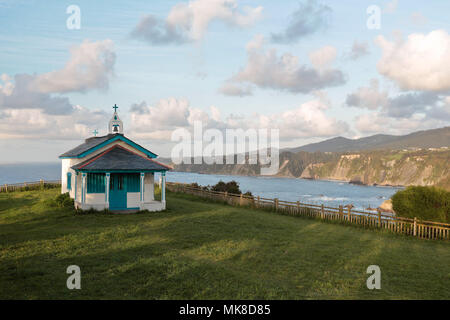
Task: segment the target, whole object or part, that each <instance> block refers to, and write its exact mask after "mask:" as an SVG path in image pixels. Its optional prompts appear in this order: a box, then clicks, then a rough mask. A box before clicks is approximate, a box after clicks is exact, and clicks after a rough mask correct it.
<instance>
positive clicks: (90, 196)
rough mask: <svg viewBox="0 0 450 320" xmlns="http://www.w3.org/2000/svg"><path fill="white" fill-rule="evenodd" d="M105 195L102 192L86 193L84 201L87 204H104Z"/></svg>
mask: <svg viewBox="0 0 450 320" xmlns="http://www.w3.org/2000/svg"><path fill="white" fill-rule="evenodd" d="M105 200H106V196H105V194H104V193H87V192H86V203H89V204H105V202H106V201H105Z"/></svg>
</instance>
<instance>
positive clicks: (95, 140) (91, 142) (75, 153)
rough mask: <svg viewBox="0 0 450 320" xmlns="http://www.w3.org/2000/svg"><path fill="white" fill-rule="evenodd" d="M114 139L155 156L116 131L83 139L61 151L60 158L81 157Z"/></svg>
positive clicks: (153, 156) (154, 156) (154, 155)
mask: <svg viewBox="0 0 450 320" xmlns="http://www.w3.org/2000/svg"><path fill="white" fill-rule="evenodd" d="M110 140H111V142H113V141H116V140H122V141H124V142H126V143H128V144H130V145H132V146H134V147H136V148H137V149H140V150H141V151H143V152H144V153H146V154H147V155H148V156H149V157H152V158H156V157H157V155H156V154H154V153H153V152H151V151H150V150H148V149H145V148H144V147H142V146H140V145H138V144H137V143H135V142H133V141H132V140H130V139H128V138H127V137H125V136H124V135H123V134H120V133H116V134H112V133H110V134H108V135H106V136H102V137H91V138H88V139H86V140H85V141H84V143H83V144H80V145H79V146H77V147H75V148H73V149H72V150H69V151H67V152H65V153H63V154H62V155H60V156H59V157H60V158H78V157H81V156H82V155H84V154H86V153H89V152H90V151H91V150H92V151H93V150H95V148H96V147H99V146H100V145H102V144H103V145H105V144H108V143H109V142H108V141H110Z"/></svg>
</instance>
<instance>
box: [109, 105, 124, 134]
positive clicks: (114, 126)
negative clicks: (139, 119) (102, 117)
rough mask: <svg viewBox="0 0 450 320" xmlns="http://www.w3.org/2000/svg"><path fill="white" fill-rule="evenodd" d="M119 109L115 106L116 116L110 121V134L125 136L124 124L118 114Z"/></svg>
mask: <svg viewBox="0 0 450 320" xmlns="http://www.w3.org/2000/svg"><path fill="white" fill-rule="evenodd" d="M118 108H119V107H118V106H117V105H116V104H114V107H113V109H114V114H113V117H112V118H111V120H109V131H108V132H109V133H112V134H115V133H122V134H123V122H122V120H120V118H119V115H118V114H117V109H118Z"/></svg>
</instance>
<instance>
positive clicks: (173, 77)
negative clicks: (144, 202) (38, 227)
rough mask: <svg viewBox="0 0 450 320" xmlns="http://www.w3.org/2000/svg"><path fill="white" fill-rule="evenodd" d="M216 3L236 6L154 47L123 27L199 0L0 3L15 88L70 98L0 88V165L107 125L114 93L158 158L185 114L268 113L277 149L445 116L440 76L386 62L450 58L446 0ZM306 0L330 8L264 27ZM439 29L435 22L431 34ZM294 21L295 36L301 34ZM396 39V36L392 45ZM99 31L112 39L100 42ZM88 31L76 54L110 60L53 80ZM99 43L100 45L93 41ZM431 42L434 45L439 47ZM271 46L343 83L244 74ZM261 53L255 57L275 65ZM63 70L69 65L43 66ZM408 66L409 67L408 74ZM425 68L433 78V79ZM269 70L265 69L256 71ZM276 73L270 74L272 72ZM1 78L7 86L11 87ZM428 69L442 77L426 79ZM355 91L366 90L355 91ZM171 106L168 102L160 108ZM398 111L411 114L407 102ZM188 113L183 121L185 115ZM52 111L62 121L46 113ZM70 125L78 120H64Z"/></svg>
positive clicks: (1, 68) (47, 154)
mask: <svg viewBox="0 0 450 320" xmlns="http://www.w3.org/2000/svg"><path fill="white" fill-rule="evenodd" d="M215 1H216V2H217V7H218V8H222V9H223V7H221V5H222V2H226V3H227V5H231V6H234V9H233V10H231V11H230V12H231V18H225V19H224V18H222V17H221V16H214V12H213V13H212V18H211V21H210V23H209V24H207V26H206V27H204V28H203V29H202V31H203V32H202V35H201V36H200V37H199V38H196V37H195V36H193V35H192V34H191V33H189V30H188V31H186V30H184V33H183V37H184V38H183V39H185V40H186V39H187V40H186V41H185V42H182V43H173V42H171V43H170V42H169V43H160V44H155V43H151V41H149V40H144V39H143V38H142V37H141V38H139V37H136V36H135V37H133V36H131V34H132V31H133V30H135V29H136V27H137V26H138V25H139V23H140V22H141V21H142V19H144V18H145V17H148V16H149V15H151V16H152V17H153V18H154V19H156V20H157V21H160V23H162V25H164V23H167V21H169V20H170V19H168V16H169V15H170V13H171V12H172V10H174V8H175V7H176V6H177V5H179V4H180V3H182V4H183V3H184V4H186V7H185V11H183V12H190V11H188V9H186V8H187V6H188V5H189V3H190V4H191V5H197V8H199V7H201V6H205V5H206V3H205V1H204V0H193V1H145V2H144V1H126V2H125V1H108V2H106V1H75V2H74V1H45V2H44V1H0V30H2V32H1V33H0V47H1V48H2V50H0V74H2V75H7V76H8V77H9V78H10V79H12V80H7V81H6V82H9V83H11V84H10V86H12V88H18V84H17V83H16V82H17V80H15V78H14V77H15V75H18V74H26V75H29V77H30V79H34V80H36V81H37V82H32V83H33V84H34V83H36V84H37V85H38V87H39V89H35V88H32V89H29V90H41V91H39V94H41V95H46V97H47V96H48V97H52V98H54V97H62V98H64V99H67V101H68V102H67V101H66V108H74V109H70V110H71V111H64V112H62V111H61V112H59V111H58V110H63V107H61V108H60V109H58V108H59V106H58V105H57V103H56V102H55V103H56V104H55V105H54V106H52V111H51V112H50V111H48V110H46V106H42V107H39V106H38V105H39V104H33V103H32V102H30V105H29V106H25V105H21V104H20V103H19V102H18V103H15V102H9V103H10V104H8V103H7V102H3V103H2V102H1V101H2V100H1V99H2V97H1V96H0V147H1V148H2V149H3V150H5V149H7V150H9V152H8V153H7V154H3V155H2V156H1V158H0V162H19V161H32V160H33V161H54V160H56V159H57V155H58V154H60V153H62V152H64V151H66V149H68V148H71V147H73V146H75V145H77V144H78V143H79V142H80V140H82V139H84V138H86V137H87V136H89V134H90V132H91V131H92V130H94V129H98V130H99V131H100V133H101V134H105V133H106V128H107V120H108V119H109V118H110V116H111V114H112V109H111V107H112V105H114V104H115V103H116V104H117V105H119V106H120V109H119V114H120V115H121V117H122V119H123V120H124V126H125V134H126V135H128V136H130V137H131V138H134V139H136V140H137V141H139V142H141V143H143V144H144V145H146V146H149V147H150V149H152V150H154V151H155V152H157V153H159V154H161V155H168V154H170V147H171V145H172V144H171V143H170V141H169V140H170V132H171V131H172V130H174V129H175V128H177V127H186V128H189V126H190V124H192V123H191V122H189V121H190V120H189V119H193V117H194V115H197V114H200V113H201V112H204V113H206V114H207V115H208V116H209V120H208V121H209V122H208V123H209V124H208V125H209V126H210V127H214V125H217V123H220V126H227V125H231V124H230V122H229V121H228V120H227V119H228V117H229V115H230V114H231V115H233V116H234V117H238V118H239V119H241V122H240V123H241V124H242V123H247V124H248V123H251V125H249V127H251V126H256V127H258V126H261V125H262V123H267V122H261V121H260V122H255V121H254V120H255V119H257V118H258V117H264V116H267V117H269V119H270V121H269V123H274V126H275V127H276V128H279V129H280V133H281V134H280V136H281V146H286V147H288V146H298V145H301V144H305V143H309V142H315V141H319V140H323V139H326V138H328V137H333V136H336V135H343V136H347V137H359V136H366V135H370V134H375V133H392V134H404V133H408V132H412V131H416V130H422V129H429V128H434V127H441V126H445V125H448V124H449V117H448V115H449V114H450V112H449V105H450V99H449V97H450V94H448V92H449V89H450V83H449V84H447V83H446V81H447V80H448V79H449V78H448V77H447V76H448V74H447V73H445V72H442V71H440V70H436V69H433V68H431V69H430V70H429V72H428V71H427V74H430V80H429V82H426V81H428V80H427V79H424V80H423V81H422V82H418V81H416V82H417V83H416V82H414V81H413V80H411V81H409V78H408V77H410V78H420V75H421V74H422V73H421V72H424V71H423V70H418V71H417V72H416V71H415V69H414V66H415V65H416V64H417V63H416V62H415V61H414V60H412V58H411V61H409V60H408V61H407V62H405V63H404V65H401V66H400V67H398V68H399V70H394V69H395V68H397V65H398V63H397V64H396V65H394V66H392V65H390V63H394V62H395V61H400V62H402V61H403V60H404V58H402V57H403V56H405V55H406V56H408V57H414V56H416V54H417V55H419V53H418V52H409V51H408V50H410V51H411V50H412V51H414V50H419V49H415V48H418V47H425V50H424V52H422V53H421V54H422V55H423V59H421V60H419V61H422V62H423V63H424V64H426V63H428V62H427V61H426V59H428V57H429V56H430V55H431V54H430V53H432V52H435V51H436V50H441V51H440V52H442V55H441V56H439V57H432V58H430V59H434V60H432V61H430V62H429V64H430V65H431V66H433V65H437V64H439V63H440V62H441V60H442V61H446V60H450V56H446V55H447V54H450V48H449V46H448V45H447V44H448V43H447V40H448V39H447V36H448V30H449V22H448V12H449V9H450V3H448V2H445V1H428V2H427V3H426V5H424V4H423V1H402V0H398V1H395V0H391V1H376V2H374V1H356V0H353V1H350V0H347V1H339V2H338V1H326V0H322V1H319V0H317V1H310V2H309V3H308V1H286V0H284V1H283V2H282V3H280V2H276V1H256V0H248V1H243V0H242V1H239V0H235V1H231V0H220V1H219V0H215ZM374 3H375V4H376V5H378V6H379V8H380V9H381V16H380V18H381V20H380V26H381V28H380V29H377V30H370V29H369V28H368V27H367V25H366V22H367V19H368V18H369V15H368V14H367V13H366V9H367V8H368V7H369V6H370V5H372V4H374ZM72 4H75V5H77V6H78V7H79V8H80V10H81V28H80V29H79V30H69V29H68V28H67V27H66V20H67V18H68V17H69V14H67V13H66V8H67V7H68V6H69V5H72ZM308 4H309V5H311V6H312V7H313V8H315V9H317V10H320V8H327V10H326V12H327V14H326V16H324V17H322V18H323V19H322V20H321V19H320V18H321V17H320V16H319V17H318V20H317V21H316V20H313V22H314V21H315V23H313V24H314V25H313V26H312V27H311V30H310V31H308V32H306V33H305V34H302V35H300V36H294V37H293V39H288V40H286V41H283V42H282V43H280V42H276V41H274V40H273V38H272V35H273V34H281V33H282V32H283V31H284V30H286V29H287V28H289V25H290V22H291V21H294V20H295V19H297V20H296V21H297V22H299V23H300V25H301V24H302V21H301V19H302V17H301V12H300V13H299V8H302V5H304V6H306V5H308ZM246 7H248V8H249V9H248V10H250V11H251V10H255V12H257V10H256V9H255V8H258V7H262V8H261V9H260V11H258V13H259V15H258V16H257V18H255V19H252V18H251V17H250V13H249V12H250V11H246V10H247V9H245V8H246ZM303 8H305V7H303ZM222 9H221V10H222ZM183 10H184V9H183ZM186 10H187V11H186ZM211 10H212V11H214V10H216V9H214V8H212V9H211ZM201 12H204V11H201ZM296 14H297V16H296ZM299 14H300V16H299ZM255 15H256V13H255ZM235 18H236V19H235ZM241 18H242V19H241ZM303 18H304V17H303ZM309 18H310V17H308V18H304V19H309ZM193 19H199V20H200V19H202V17H198V16H197V17H194V18H193ZM170 22H171V23H173V24H174V25H176V26H178V27H179V26H180V24H177V23H181V22H178V21H175V22H174V20H171V21H170ZM191 22H192V21H191ZM189 23H190V22H188V27H189ZM192 23H195V21H194V22H192ZM294 29H295V28H294ZM294 29H293V30H294ZM437 30H441V31H443V32H440V33H436V36H435V37H433V36H431V33H432V32H434V31H437ZM294 31H295V32H297V31H298V32H299V33H300V34H301V30H294ZM414 34H416V35H423V37H422V38H420V37H417V39H416V38H413V39H412V40H410V42H408V40H407V39H409V38H408V36H410V35H414ZM400 35H401V36H400ZM433 35H434V34H433ZM380 36H381V37H383V39H384V40H385V43H386V41H387V42H388V43H387V44H385V45H382V44H380V43H381V42H380V41H376V40H375V39H376V38H377V37H380ZM258 37H260V38H261V39H263V42H262V43H263V44H261V43H260V44H259V45H258V46H257V48H256V49H254V52H253V53H252V51H249V50H247V49H246V46H247V44H248V43H250V42H251V41H254V40H255V39H259V38H258ZM401 37H403V38H401ZM399 38H401V39H403V41H404V42H403V43H400V42H399V43H396V39H399ZM107 39H108V41H110V42H104V41H106V40H107ZM427 39H429V41H427ZM430 39H431V40H430ZM433 39H434V40H433ZM436 39H437V40H436ZM441 40H442V41H441ZM86 41H89V42H88V43H89V44H90V45H89V44H88V45H86V47H85V50H92V51H93V52H95V53H99V54H104V53H105V52H108V53H111V54H113V56H114V61H113V63H112V64H111V65H108V66H107V67H105V66H103V65H102V66H98V65H96V64H95V63H90V62H89V63H87V64H86V63H85V62H83V61H84V60H83V61H81V62H79V63H80V65H81V67H83V68H93V70H91V71H89V70H88V72H91V73H89V74H92V75H93V77H94V79H93V80H92V81H91V82H89V83H86V84H82V83H80V81H82V80H79V81H77V82H76V83H69V84H67V86H65V87H64V88H63V89H62V88H61V86H58V85H55V84H54V83H55V82H56V83H58V81H60V79H57V77H62V76H67V75H68V74H70V73H68V72H69V71H67V70H69V69H67V68H66V69H65V66H66V65H67V64H68V63H69V62H70V61H72V62H73V64H74V65H76V64H77V63H78V61H79V60H80V59H81V58H80V57H79V56H74V55H73V54H72V55H71V51H70V50H71V48H73V47H78V46H80V45H81V44H82V43H85V42H86ZM183 41H184V40H183ZM399 41H400V40H399ZM421 41H423V42H424V43H425V45H424V46H422V45H421ZM405 42H406V43H405ZM436 42H438V43H436ZM96 43H99V44H102V45H101V46H100V45H99V46H96V45H95V44H96ZM355 43H356V44H360V45H361V46H362V47H363V49H362V51H361V52H360V54H359V55H357V56H356V57H354V58H353V59H352V58H350V55H351V53H352V47H353V46H354V45H355ZM449 43H450V42H449ZM435 45H436V46H438V48H436V49H435V48H434V47H433V46H435ZM391 46H394V48H393V49H392V48H391ZM322 48H327V50H324V51H323V52H324V53H326V52H331V57H330V58H329V59H328V58H325V60H326V61H325V62H324V65H325V66H323V67H322V66H320V67H317V66H312V62H311V56H310V55H311V54H312V53H314V52H317V51H318V50H320V49H322ZM271 50H276V54H275V58H274V59H275V60H273V61H275V62H276V61H278V62H279V61H281V60H280V59H281V56H282V55H283V54H289V56H291V57H295V59H296V61H297V63H298V65H297V66H294V69H295V68H297V69H295V70H297V71H298V70H300V69H301V67H302V66H305V67H306V68H307V69H308V70H310V71H311V72H316V71H317V70H319V69H320V70H321V71H320V72H327V70H332V71H334V72H335V73H334V74H335V75H341V76H342V79H341V80H339V81H337V83H335V84H330V82H327V80H326V79H325V80H323V79H319V80H318V81H319V85H318V87H317V88H313V89H298V88H299V86H301V85H300V84H292V83H291V82H289V83H290V84H286V81H288V80H286V81H285V79H284V78H283V77H284V76H286V77H287V78H288V77H289V76H292V74H290V73H289V72H290V71H286V72H285V73H281V74H280V73H279V71H277V70H271V69H267V72H266V71H264V72H263V73H258V72H257V73H256V74H255V73H254V72H253V71H254V69H252V70H253V71H251V70H250V69H251V68H250V67H251V66H253V67H255V68H256V69H258V67H259V66H258V65H257V63H260V62H257V59H256V58H257V57H263V56H264V57H266V55H268V54H269V52H270V51H271ZM80 52H87V51H82V50H80V51H79V54H81V55H82V54H83V53H80ZM89 52H90V51H89ZM388 53H389V54H388ZM319 56H320V55H319ZM326 56H327V55H325V57H326ZM445 58H446V59H445ZM252 59H253V60H252ZM328 60H330V61H331V62H328ZM271 61H272V60H271ZM320 61H322V60H320ZM266 62H267V64H265V65H264V66H260V67H261V68H270V67H273V66H272V65H271V64H270V63H269V62H268V61H266ZM320 63H322V62H320ZM408 63H410V64H411V66H409V65H408ZM400 64H401V63H400ZM380 65H381V66H380ZM246 67H249V68H248V70H247V71H248V72H244V71H245V68H246ZM274 68H276V67H274ZM443 68H444V69H445V66H443ZM288 69H289V68H288ZM316 69H317V70H316ZM58 70H66V71H65V72H62V73H58V74H49V73H52V72H54V71H58ZM70 70H72V69H70ZM243 70H244V71H243ZM264 70H266V69H264ZM289 70H290V69H289ZM408 70H412V71H411V72H409V73H408V74H406V73H407V71H408ZM297 71H295V72H294V73H293V74H295V75H298V76H296V78H295V79H294V80H293V81H300V82H301V81H303V80H304V81H306V82H307V81H308V79H303V78H301V77H303V76H304V75H302V74H300V73H297ZM102 72H103V73H102ZM252 72H253V73H252ZM317 72H319V71H317ZM320 72H319V74H321V73H320ZM433 72H435V73H436V77H434V78H431V74H432V73H433ZM447 72H449V73H450V71H447ZM99 73H102V74H99ZM265 75H267V77H269V78H270V79H261V77H264V76H265ZM418 75H419V76H418ZM278 76H279V80H278V81H276V80H273V79H274V78H275V77H278ZM5 77H6V76H5ZM5 77H4V79H3V84H2V86H3V89H4V88H6V85H5V84H6V82H5V79H6V78H5ZM48 77H50V78H51V79H52V81H53V82H52V83H53V85H52V86H51V88H49V86H48V83H47V85H45V83H44V84H42V83H43V82H42V81H43V80H42V79H44V78H45V79H48ZM324 78H326V77H324ZM436 78H437V79H439V80H438V82H439V83H440V84H442V85H434V86H433V85H431V84H430V85H427V83H433V79H436ZM55 79H57V80H55ZM339 79H340V78H339ZM34 80H33V81H34ZM30 81H31V80H30ZM371 81H372V82H371ZM373 81H376V82H377V86H375V87H376V88H378V89H377V90H375V89H374V87H373V86H371V83H373ZM227 83H228V84H231V85H232V86H233V87H239V88H241V89H245V88H250V89H249V90H250V91H251V95H244V96H236V95H227V94H223V93H222V92H221V91H220V90H221V88H222V87H223V86H224V85H225V84H227ZM0 84H1V82H0ZM33 86H34V85H33ZM359 88H366V89H365V90H360V91H358V89H359ZM4 90H6V89H4ZM11 90H12V89H10V90H9V91H8V90H6V91H4V92H3V93H2V94H3V95H5V97H6V96H8V95H11V92H12V91H11ZM27 90H28V89H27ZM371 90H372V91H371ZM27 92H28V91H27ZM419 96H420V97H419ZM422 96H426V98H421V97H422ZM30 97H31V98H30V99H32V98H33V97H34V96H32V95H30ZM350 98H352V99H350ZM364 99H368V100H367V101H365V100H364ZM374 99H375V100H376V102H373V100H374ZM4 100H5V101H12V100H11V99H9V100H7V99H6V98H5V99H4ZM369 100H370V101H369ZM143 101H144V102H145V104H142V105H141V108H136V107H134V108H132V106H133V105H134V104H140V103H141V102H143ZM405 101H406V102H405ZM167 104H169V105H171V107H170V108H168V107H166V105H167ZM186 104H187V106H186ZM67 105H70V106H71V107H67ZM75 106H79V108H78V107H75ZM142 106H143V107H142ZM211 106H214V107H215V108H216V109H215V110H218V111H219V112H220V120H219V119H214V121H212V120H211V117H212V116H211ZM411 106H413V107H411ZM77 108H78V109H77ZM80 108H81V109H80ZM402 108H406V109H408V110H407V111H405V112H403V111H402V110H403V109H402ZM411 108H414V110H410V109H411ZM406 109H405V110H406ZM29 110H32V113H30V112H28V111H29ZM64 110H65V109H64ZM165 113H167V115H164V114H165ZM178 113H179V114H178ZM31 114H32V116H31ZM132 115H133V116H132ZM436 115H440V116H436ZM183 116H184V117H185V118H186V119H182V117H183ZM36 117H38V118H39V120H38V121H37V120H35V118H36ZM55 117H56V118H57V119H58V120H57V124H56V122H53V121H56V120H54V119H56V118H55ZM216 118H217V117H216ZM94 119H95V121H94ZM136 119H138V121H136ZM290 119H295V121H293V120H290ZM305 119H306V120H305ZM308 119H309V120H308ZM371 121H373V125H372V123H371ZM275 122H276V124H275ZM71 125H74V129H73V130H71V129H70V128H71ZM322 125H323V127H321V126H322ZM284 128H286V130H285V132H286V134H284V131H283V130H284ZM315 128H317V130H316V131H315Z"/></svg>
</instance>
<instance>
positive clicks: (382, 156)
mask: <svg viewBox="0 0 450 320" xmlns="http://www.w3.org/2000/svg"><path fill="white" fill-rule="evenodd" d="M449 163H450V149H447V148H440V149H432V148H431V149H425V150H423V149H422V150H415V151H414V150H413V151H411V150H395V151H361V152H345V153H337V152H314V153H310V152H304V151H300V152H297V153H292V152H282V153H281V154H280V167H279V170H278V172H277V176H281V177H293V178H305V179H330V180H342V181H348V182H352V183H357V184H366V185H393V186H408V185H437V186H441V187H444V188H446V189H450V166H449ZM174 169H175V171H184V172H198V173H209V174H231V175H259V174H260V166H259V165H258V164H253V165H250V164H238V165H231V164H212V165H208V164H192V165H189V164H181V165H174Z"/></svg>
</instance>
